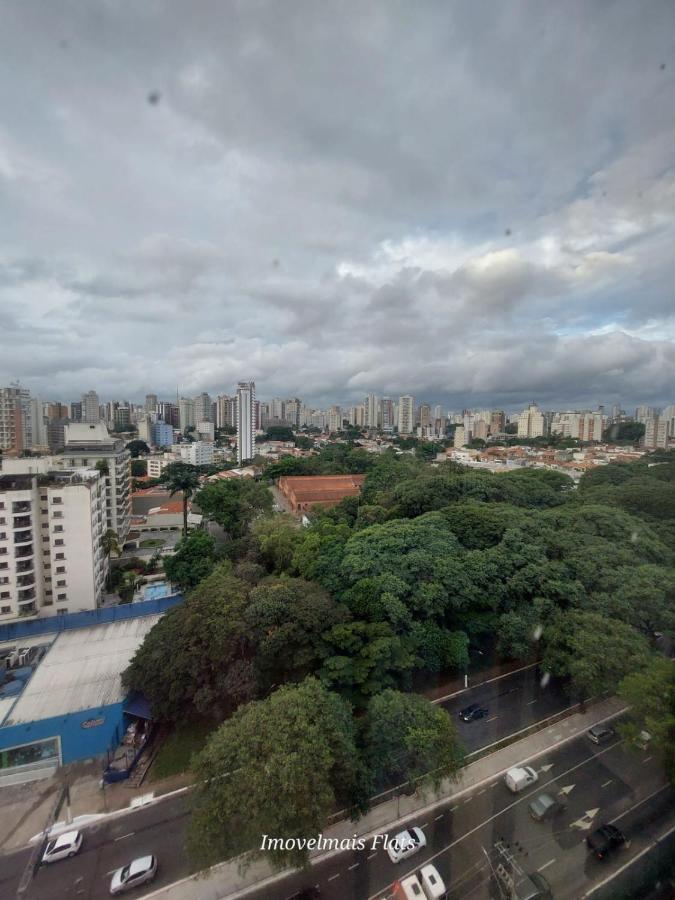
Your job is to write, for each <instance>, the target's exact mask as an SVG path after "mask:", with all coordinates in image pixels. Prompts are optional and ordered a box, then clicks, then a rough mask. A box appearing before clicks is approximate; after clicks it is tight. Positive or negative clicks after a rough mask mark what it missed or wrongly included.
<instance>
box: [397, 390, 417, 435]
mask: <svg viewBox="0 0 675 900" xmlns="http://www.w3.org/2000/svg"><path fill="white" fill-rule="evenodd" d="M414 426H415V398H414V397H411V396H410V395H409V394H406V395H405V396H403V397H399V398H398V433H399V434H412V432H413V428H414Z"/></svg>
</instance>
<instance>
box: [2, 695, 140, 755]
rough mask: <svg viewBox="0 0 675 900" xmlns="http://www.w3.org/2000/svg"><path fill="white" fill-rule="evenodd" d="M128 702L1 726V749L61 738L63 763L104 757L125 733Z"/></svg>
mask: <svg viewBox="0 0 675 900" xmlns="http://www.w3.org/2000/svg"><path fill="white" fill-rule="evenodd" d="M124 728H125V726H124V703H114V704H111V705H110V706H102V707H100V708H98V709H84V710H80V711H79V712H76V713H68V714H67V715H65V716H54V717H53V718H49V719H40V720H38V721H36V722H27V723H24V724H21V725H8V726H6V727H4V728H0V752H1V751H3V750H8V749H10V748H14V747H20V746H24V745H26V744H34V743H36V742H37V741H42V740H46V739H48V738H55V737H58V738H59V742H60V750H61V759H60V762H61V765H67V764H68V763H71V762H76V761H77V760H82V759H88V758H89V757H92V756H100V755H102V754H105V753H106V752H107V751H108V750H111V749H112V748H113V747H116V746H117V744H118V743H119V742H120V740H121V738H122V735H123V734H124Z"/></svg>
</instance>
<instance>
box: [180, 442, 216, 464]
mask: <svg viewBox="0 0 675 900" xmlns="http://www.w3.org/2000/svg"><path fill="white" fill-rule="evenodd" d="M180 458H181V459H182V460H183V462H186V463H188V464H189V465H191V466H210V465H211V463H212V462H213V444H212V443H207V442H206V441H187V442H186V443H184V444H181V445H180Z"/></svg>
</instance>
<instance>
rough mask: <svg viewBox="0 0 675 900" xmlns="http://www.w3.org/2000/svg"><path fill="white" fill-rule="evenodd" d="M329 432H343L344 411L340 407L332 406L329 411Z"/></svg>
mask: <svg viewBox="0 0 675 900" xmlns="http://www.w3.org/2000/svg"><path fill="white" fill-rule="evenodd" d="M328 430H329V431H331V432H333V431H342V409H341V408H340V407H339V406H331V407H330V409H329V410H328Z"/></svg>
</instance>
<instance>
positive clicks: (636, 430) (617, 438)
mask: <svg viewBox="0 0 675 900" xmlns="http://www.w3.org/2000/svg"><path fill="white" fill-rule="evenodd" d="M644 433H645V426H644V425H643V423H642V422H617V423H616V424H614V425H610V426H609V428H606V429H605V430H604V431H603V433H602V439H603V441H608V442H610V443H612V444H637V443H638V441H639V440H640V438H642V437H644Z"/></svg>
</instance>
